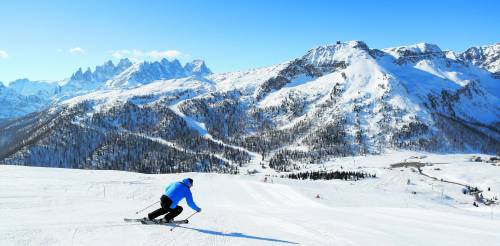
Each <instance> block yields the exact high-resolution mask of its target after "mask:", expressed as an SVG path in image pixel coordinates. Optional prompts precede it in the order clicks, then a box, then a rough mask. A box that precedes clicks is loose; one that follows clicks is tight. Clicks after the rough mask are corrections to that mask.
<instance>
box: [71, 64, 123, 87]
mask: <svg viewBox="0 0 500 246" xmlns="http://www.w3.org/2000/svg"><path fill="white" fill-rule="evenodd" d="M131 65H132V62H130V60H128V59H121V60H120V62H119V63H118V65H117V66H115V64H114V63H113V61H111V60H109V61H107V62H105V63H104V64H102V65H100V66H96V67H95V69H94V72H92V70H91V69H90V68H87V70H86V71H85V72H83V71H82V68H79V69H78V70H77V71H76V72H75V73H74V74H73V75H72V76H71V78H70V81H87V82H104V81H106V80H108V79H110V78H112V77H114V76H116V75H118V74H120V73H121V72H123V71H124V70H125V69H127V68H128V67H130V66H131Z"/></svg>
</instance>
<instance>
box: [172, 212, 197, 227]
mask: <svg viewBox="0 0 500 246" xmlns="http://www.w3.org/2000/svg"><path fill="white" fill-rule="evenodd" d="M197 213H198V212H194V213H193V214H191V215H189V217H187V218H186V219H185V220H188V219H189V218H191V217H193V215H195V214H197ZM176 227H177V226H175V227H172V228H170V231H174V229H175V228H176Z"/></svg>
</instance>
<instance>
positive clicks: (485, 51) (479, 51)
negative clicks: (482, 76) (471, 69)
mask: <svg viewBox="0 0 500 246" xmlns="http://www.w3.org/2000/svg"><path fill="white" fill-rule="evenodd" d="M460 56H461V57H462V59H464V60H466V61H468V62H470V63H472V64H473V65H475V66H479V67H482V68H484V69H486V70H488V71H490V72H492V73H495V74H500V43H496V44H492V45H484V46H476V47H471V48H469V49H467V50H466V51H465V52H464V53H462V54H461V55H460Z"/></svg>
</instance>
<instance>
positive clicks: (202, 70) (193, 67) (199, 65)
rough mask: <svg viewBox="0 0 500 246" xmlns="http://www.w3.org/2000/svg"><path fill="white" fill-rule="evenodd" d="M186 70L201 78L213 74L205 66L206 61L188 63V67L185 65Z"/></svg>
mask: <svg viewBox="0 0 500 246" xmlns="http://www.w3.org/2000/svg"><path fill="white" fill-rule="evenodd" d="M184 69H185V70H186V71H187V72H188V73H190V74H193V75H199V76H204V75H209V74H211V73H212V71H210V69H209V68H208V67H207V65H206V64H205V61H204V60H200V59H196V60H193V61H192V62H188V63H186V65H184Z"/></svg>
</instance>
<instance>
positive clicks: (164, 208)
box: [148, 195, 182, 221]
mask: <svg viewBox="0 0 500 246" xmlns="http://www.w3.org/2000/svg"><path fill="white" fill-rule="evenodd" d="M160 204H161V208H159V209H157V210H155V211H153V212H151V213H149V214H148V218H149V219H150V220H152V219H154V218H156V217H158V216H161V215H164V214H167V213H168V214H167V215H165V219H166V220H167V221H168V220H173V219H174V218H175V217H176V216H177V215H179V214H181V213H182V207H181V206H179V205H177V207H175V208H170V205H172V200H170V198H169V197H168V196H165V195H162V196H161V198H160Z"/></svg>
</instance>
